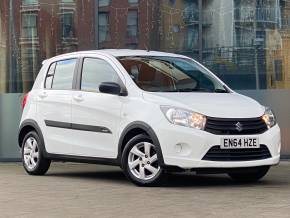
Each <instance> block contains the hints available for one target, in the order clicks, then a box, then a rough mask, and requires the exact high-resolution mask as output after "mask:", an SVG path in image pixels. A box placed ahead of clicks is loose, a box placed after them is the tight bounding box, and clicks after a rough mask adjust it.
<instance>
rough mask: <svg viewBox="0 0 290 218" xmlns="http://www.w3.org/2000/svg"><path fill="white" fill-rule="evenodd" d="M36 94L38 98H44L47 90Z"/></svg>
mask: <svg viewBox="0 0 290 218" xmlns="http://www.w3.org/2000/svg"><path fill="white" fill-rule="evenodd" d="M38 96H39V97H40V98H46V97H47V96H48V95H47V92H40V93H39V95H38Z"/></svg>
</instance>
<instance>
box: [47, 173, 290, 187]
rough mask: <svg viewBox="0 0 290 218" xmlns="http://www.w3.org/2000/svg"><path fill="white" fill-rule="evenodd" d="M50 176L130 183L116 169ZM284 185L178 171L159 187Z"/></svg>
mask: <svg viewBox="0 0 290 218" xmlns="http://www.w3.org/2000/svg"><path fill="white" fill-rule="evenodd" d="M46 176H48V177H62V178H69V179H86V180H96V181H100V180H101V181H106V182H110V183H116V184H130V182H129V181H128V180H127V178H126V177H125V175H124V174H123V172H122V171H121V170H119V169H116V170H102V171H82V172H79V171H78V172H75V171H74V172H49V173H48V174H46ZM255 185H258V186H273V185H274V186H276V185H279V186H283V185H287V182H286V181H282V180H281V181H280V180H271V178H267V176H266V177H265V178H264V179H262V180H261V181H258V182H253V183H238V182H235V181H233V180H231V179H230V178H229V177H228V176H227V175H226V174H218V175H211V174H210V175H195V174H192V173H176V174H169V175H167V176H166V177H165V179H164V181H163V182H162V183H161V184H160V186H159V187H217V186H230V187H231V186H232V187H242V186H255Z"/></svg>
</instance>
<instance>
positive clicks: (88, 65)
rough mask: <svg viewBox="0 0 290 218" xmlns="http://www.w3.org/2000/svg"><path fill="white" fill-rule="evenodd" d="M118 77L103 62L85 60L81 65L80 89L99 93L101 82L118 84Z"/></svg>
mask: <svg viewBox="0 0 290 218" xmlns="http://www.w3.org/2000/svg"><path fill="white" fill-rule="evenodd" d="M119 81H120V80H119V77H118V74H117V73H116V72H115V70H114V69H113V68H112V66H111V65H110V64H109V63H107V62H106V61H104V60H101V59H95V58H86V59H85V60H84V63H83V71H82V82H81V89H82V90H87V91H99V85H100V84H101V83H102V82H115V83H118V82H119Z"/></svg>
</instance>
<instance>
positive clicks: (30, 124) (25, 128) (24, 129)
mask: <svg viewBox="0 0 290 218" xmlns="http://www.w3.org/2000/svg"><path fill="white" fill-rule="evenodd" d="M31 131H35V132H36V133H37V135H38V137H39V139H40V140H41V146H43V149H42V150H43V152H44V154H43V155H45V156H46V154H47V153H46V149H45V145H44V138H43V135H42V132H41V129H40V127H39V126H38V124H37V122H36V121H34V120H31V119H29V120H25V121H23V122H22V124H21V126H20V128H19V133H18V146H19V147H20V148H21V147H22V144H23V140H24V138H25V136H26V135H27V134H28V133H29V132H31Z"/></svg>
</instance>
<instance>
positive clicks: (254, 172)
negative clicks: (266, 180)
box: [228, 166, 270, 182]
mask: <svg viewBox="0 0 290 218" xmlns="http://www.w3.org/2000/svg"><path fill="white" fill-rule="evenodd" d="M269 169H270V167H269V166H265V167H255V168H250V169H246V170H241V171H239V172H234V173H229V174H228V175H229V176H230V177H231V178H232V179H233V180H235V181H237V182H256V181H259V180H260V179H262V178H263V177H264V176H265V175H266V174H267V173H268V171H269Z"/></svg>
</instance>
